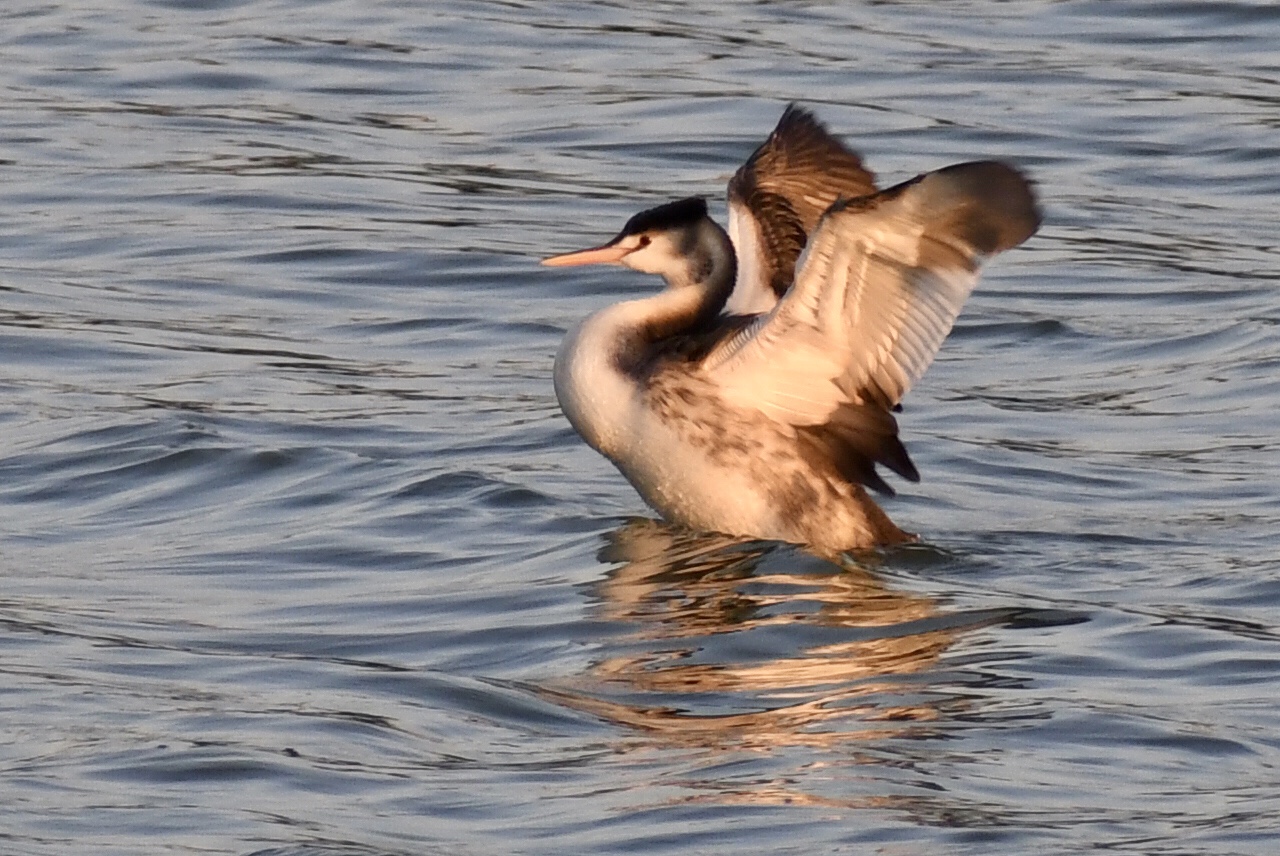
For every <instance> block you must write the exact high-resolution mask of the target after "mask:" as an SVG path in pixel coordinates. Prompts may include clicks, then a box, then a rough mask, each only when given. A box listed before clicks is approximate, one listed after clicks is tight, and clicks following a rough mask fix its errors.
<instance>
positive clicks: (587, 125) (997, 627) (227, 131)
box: [0, 0, 1280, 856]
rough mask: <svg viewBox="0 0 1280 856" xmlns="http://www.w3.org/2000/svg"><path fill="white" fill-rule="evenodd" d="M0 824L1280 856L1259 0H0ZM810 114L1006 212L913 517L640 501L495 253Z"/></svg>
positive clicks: (529, 845)
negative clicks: (787, 540) (759, 512)
mask: <svg viewBox="0 0 1280 856" xmlns="http://www.w3.org/2000/svg"><path fill="white" fill-rule="evenodd" d="M0 24H2V26H0V44H3V56H4V60H5V61H4V62H3V64H0V86H2V87H3V93H4V98H3V100H2V101H0V119H2V121H0V174H2V175H3V182H2V183H0V224H2V225H0V354H2V356H3V358H2V359H0V438H2V439H3V443H2V444H0V533H2V534H0V575H2V577H0V580H2V581H0V633H2V635H0V805H3V806H4V808H3V810H2V811H0V818H2V819H0V852H3V853H5V854H17V855H18V856H22V855H23V854H41V856H44V855H45V854H95V856H100V854H122V856H123V854H130V856H134V855H135V854H179V853H201V854H207V853H226V854H238V855H239V854H244V855H245V856H247V854H258V856H267V855H268V854H270V856H338V854H342V856H348V854H349V855H350V856H371V854H378V856H383V854H387V856H390V855H391V854H395V856H399V854H508V853H519V854H566V853H599V854H620V853H628V854H635V853H643V854H739V853H769V854H827V853H877V854H889V856H906V854H975V856H976V854H983V856H986V854H992V853H1000V854H1027V853H1039V854H1060V853H1061V854H1067V853H1073V854H1074V853H1094V852H1099V851H1102V852H1108V853H1134V854H1271V853H1274V852H1275V851H1276V847H1277V839H1278V838H1280V560H1278V559H1277V548H1280V499H1278V494H1280V408H1277V406H1276V401H1277V399H1278V398H1280V290H1278V288H1277V286H1280V243H1278V241H1277V237H1276V236H1277V228H1278V224H1280V202H1277V199H1278V198H1280V50H1278V49H1277V45H1280V11H1277V9H1276V7H1275V6H1274V5H1272V4H1270V3H1264V2H1259V3H1252V2H1212V3H1210V2H1202V3H1197V2H1181V3H1158V2H1148V3H1141V2H1133V3H1108V2H1101V0H1094V2H1047V0H1042V2H1032V0H1012V2H954V3H947V4H931V3H914V2H902V3H895V2H884V3H875V4H853V3H826V2H759V3H753V4H745V3H737V2H728V0H719V2H708V3H702V4H680V3H653V4H638V3H616V2H588V0H579V2H561V0H547V2H520V0H512V2H449V0H439V2H423V3H417V4H415V3H409V2H378V0H361V2H355V0H332V2H303V0H277V2H265V3H263V2H252V3H251V2H234V0H205V2H199V3H196V2H178V0H172V2H158V0H157V2H126V0H98V2H88V3H58V2H48V3H19V4H10V5H8V6H6V7H5V10H4V11H3V12H0ZM790 100H800V101H802V102H803V103H805V104H806V105H808V106H810V107H812V108H813V109H814V110H815V111H816V112H817V113H818V114H819V115H820V116H821V117H822V118H823V119H824V120H825V121H826V122H827V123H828V124H829V125H830V126H831V127H832V129H833V130H835V131H836V132H837V133H839V134H840V135H841V136H843V137H845V138H846V139H847V140H848V141H849V143H850V144H851V145H852V146H853V147H855V148H856V149H858V150H859V151H861V152H863V153H864V155H865V157H866V159H867V162H868V164H869V166H870V167H871V168H872V169H874V170H875V171H876V173H877V175H878V176H879V178H880V181H881V182H882V184H883V185H888V184H891V183H894V182H896V181H899V180H903V179H905V178H908V177H910V176H912V175H914V174H916V173H917V172H920V171H923V170H926V169H932V168H936V167H939V166H943V165H946V164H949V163H954V162H958V161H964V160H972V159H977V158H988V157H998V158H1003V159H1008V160H1011V161H1013V162H1015V163H1018V164H1020V165H1021V166H1022V167H1023V168H1025V169H1026V170H1027V171H1028V172H1029V173H1030V174H1032V175H1033V176H1034V177H1035V179H1036V181H1037V182H1038V186H1039V192H1040V195H1041V197H1042V199H1043V203H1044V208H1045V212H1046V221H1045V225H1044V227H1043V229H1042V230H1041V232H1040V234H1039V235H1038V236H1037V237H1035V238H1033V239H1032V240H1031V241H1030V242H1028V243H1027V245H1026V246H1025V247H1023V248H1020V249H1017V250H1015V251H1013V252H1010V253H1009V254H1008V255H1006V256H1002V257H1001V258H1000V259H998V260H997V261H996V262H995V263H994V264H993V265H991V266H990V268H989V269H988V273H987V275H986V277H985V278H984V280H983V283H982V284H981V286H980V287H979V290H978V291H977V292H976V293H975V295H974V297H973V298H972V299H971V301H970V303H969V305H968V307H967V308H966V311H965V313H964V314H963V315H962V316H961V319H960V321H959V323H958V325H957V328H956V330H955V332H954V334H953V335H952V337H951V338H950V339H949V341H948V342H947V344H946V345H945V346H944V348H943V350H942V353H941V354H940V356H939V358H938V361H937V362H936V363H935V365H934V366H933V368H932V369H931V371H930V372H929V374H928V375H926V377H925V379H924V380H923V381H922V382H921V383H920V384H919V385H918V386H917V388H916V389H915V390H914V391H913V392H912V393H911V394H910V395H909V396H908V398H907V400H906V412H905V413H904V414H903V416H902V419H901V423H902V427H903V436H904V439H905V441H906V443H907V445H908V447H909V448H910V450H911V454H912V456H913V457H914V459H915V461H916V463H917V464H918V466H919V468H920V471H921V473H922V474H923V481H922V482H921V483H920V484H919V485H910V484H904V483H902V482H898V483H897V486H898V487H899V488H900V493H899V496H898V498H896V499H892V500H888V501H887V502H886V503H885V506H886V509H887V510H888V511H889V513H890V514H891V515H892V516H893V518H894V519H895V521H897V522H898V523H899V524H900V525H902V526H903V527H904V528H907V529H909V530H911V531H915V532H918V533H920V534H921V536H922V542H921V544H920V545H918V546H913V547H911V548H908V549H902V550H897V551H891V552H887V553H884V554H879V555H870V556H863V557H859V558H858V559H857V560H856V561H850V562H849V563H848V564H847V566H844V567H840V566H837V565H834V564H831V563H829V562H826V561H824V560H821V559H819V558H816V557H813V556H811V555H809V554H807V553H805V552H804V551H803V550H801V549H798V548H795V547H790V546H780V545H776V544H768V543H734V542H731V541H727V540H724V539H720V538H716V537H714V536H696V535H692V534H689V533H683V532H680V531H677V530H674V529H671V528H668V527H665V526H662V525H661V524H659V523H657V522H656V521H654V520H653V519H652V515H651V514H650V513H649V512H648V511H646V509H645V507H644V506H643V504H642V503H641V501H640V500H639V499H638V497H637V496H636V494H635V493H634V492H633V491H632V490H631V488H630V487H629V486H628V485H627V483H626V482H625V481H624V480H623V479H622V477H621V476H620V475H618V473H617V472H616V471H615V470H614V469H613V468H612V467H611V466H610V465H609V464H608V463H607V462H605V461H604V460H603V459H601V458H600V457H598V456H597V455H596V454H595V453H593V452H592V451H590V450H589V449H588V448H586V447H585V446H584V445H583V444H582V442H581V441H580V440H578V438H577V437H576V436H575V435H574V433H573V432H572V430H571V429H570V428H569V426H568V424H567V423H566V422H565V420H564V418H563V417H562V416H561V415H560V413H559V410H558V407H557V405H556V401H555V397H554V394H553V392H552V388H551V377H550V374H551V363H552V355H553V354H554V352H555V349H556V347H557V344H558V342H559V339H560V337H561V335H562V334H563V332H564V331H565V330H566V329H567V328H568V326H569V325H570V324H572V323H573V322H574V321H576V320H577V319H578V318H580V317H581V316H583V315H584V314H586V313H587V312H589V311H592V310H594V309H596V308H598V307H601V306H603V305H606V304H608V303H610V302H613V301H617V300H619V299H623V298H624V297H627V296H632V295H638V294H643V293H647V292H649V291H651V290H652V289H653V288H654V283H653V282H651V281H649V280H648V279H646V278H645V277H643V276H640V275H638V274H633V273H630V272H626V271H621V270H615V269H589V268H583V269H577V270H574V271H548V270H545V269H541V268H539V267H537V265H536V260H537V259H538V258H540V257H542V256H544V255H548V254H551V253H553V252H562V251H565V250H569V249H574V248H577V247H582V246H588V245H591V244H593V243H596V242H598V241H600V240H602V239H604V238H607V237H608V236H610V235H612V234H613V233H614V232H615V231H616V229H617V228H618V227H619V226H620V224H621V223H622V222H623V221H624V220H625V219H626V218H627V217H628V216H630V215H631V214H632V213H634V212H635V211H637V210H639V209H641V208H643V207H647V206H649V205H652V204H655V203H657V202H660V201H665V200H667V199H670V198H674V197H678V196H685V195H690V194H694V193H699V194H705V195H707V196H708V197H709V198H711V199H712V200H713V206H712V207H713V210H714V211H715V213H716V215H717V216H718V217H720V218H721V219H723V207H722V203H721V201H720V200H721V198H722V195H723V191H724V185H725V182H726V180H727V178H728V176H729V175H730V174H732V172H733V170H734V169H735V168H736V167H737V166H738V164H740V163H741V162H742V160H743V159H744V158H745V157H746V156H747V154H748V153H749V152H750V151H751V150H752V149H753V148H754V147H755V146H756V145H757V144H758V143H759V142H760V141H761V140H762V139H763V137H764V135H765V134H767V132H768V131H769V129H770V128H771V127H772V126H773V123H774V122H775V121H776V120H777V117H778V115H779V114H780V113H781V111H782V108H783V106H784V105H785V104H786V103H787V102H788V101H790Z"/></svg>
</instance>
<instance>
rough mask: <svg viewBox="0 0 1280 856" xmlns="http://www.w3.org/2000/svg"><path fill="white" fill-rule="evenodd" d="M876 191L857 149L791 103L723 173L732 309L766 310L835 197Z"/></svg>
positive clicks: (787, 282)
mask: <svg viewBox="0 0 1280 856" xmlns="http://www.w3.org/2000/svg"><path fill="white" fill-rule="evenodd" d="M875 192H876V185H875V177H874V176H872V174H871V173H870V172H868V171H867V170H866V168H865V167H863V165H862V159H861V158H860V157H858V155H856V154H854V153H853V152H851V151H849V150H848V149H847V148H845V146H844V144H843V143H841V142H840V141H839V140H837V139H836V138H835V137H833V136H832V135H831V133H830V132H829V131H827V129H826V128H825V127H824V126H823V125H822V123H821V122H819V121H818V120H817V119H816V118H814V116H813V114H812V113H810V112H809V111H807V110H805V109H804V108H802V107H798V106H796V105H795V104H790V105H788V106H787V109H786V110H785V111H784V112H783V114H782V118H781V119H779V120H778V125H777V127H775V128H774V129H773V132H772V133H770V134H769V138H768V139H767V140H765V141H764V143H763V144H762V145H761V146H760V148H758V149H756V150H755V152H754V153H753V154H752V155H751V157H750V158H748V159H747V162H746V163H745V164H743V165H742V167H741V168H740V169H739V170H738V171H737V172H736V173H735V174H734V176H733V178H732V179H731V180H730V181H729V237H730V238H731V239H732V240H733V244H734V247H735V249H736V251H737V254H738V280H737V283H736V285H735V287H734V291H733V294H732V295H731V296H730V298H729V303H728V307H727V310H728V311H729V312H731V313H743V312H767V311H769V310H770V309H772V308H773V305H774V304H775V303H777V301H778V299H779V298H781V297H782V295H783V294H785V293H786V290H787V289H788V288H790V287H791V281H792V279H793V278H794V275H795V264H796V260H797V259H798V258H799V257H800V253H801V251H803V250H804V247H805V243H806V242H807V241H808V238H809V235H810V233H812V232H813V230H814V228H815V227H816V226H817V225H818V221H819V220H820V219H821V218H822V215H823V213H824V212H825V211H826V210H827V209H828V208H830V207H831V205H832V203H834V202H835V201H836V200H837V199H841V198H844V199H853V198H856V197H859V196H865V195H867V194H870V193H875Z"/></svg>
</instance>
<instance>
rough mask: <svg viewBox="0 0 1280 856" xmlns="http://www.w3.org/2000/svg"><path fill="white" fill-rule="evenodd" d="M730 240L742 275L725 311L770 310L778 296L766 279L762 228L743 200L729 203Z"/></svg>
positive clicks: (732, 313)
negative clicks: (761, 236) (743, 203)
mask: <svg viewBox="0 0 1280 856" xmlns="http://www.w3.org/2000/svg"><path fill="white" fill-rule="evenodd" d="M729 240H730V241H732V242H733V249H734V252H735V253H736V254H737V257H738V275H737V279H736V280H735V281H734V284H733V291H732V292H731V293H730V294H729V300H728V301H727V302H726V303H725V306H724V311H725V312H727V313H729V314H730V315H756V314H759V313H762V312H768V311H769V310H770V309H772V308H773V307H774V305H775V304H776V303H777V302H778V298H777V295H775V294H774V293H773V288H771V287H770V285H769V283H768V282H767V281H766V279H765V277H766V274H767V272H768V267H767V266H766V265H765V264H764V258H763V256H762V253H763V252H764V245H763V243H762V242H761V240H760V227H759V225H758V224H757V223H756V220H755V218H754V217H752V216H751V213H750V212H749V211H747V210H746V208H745V207H744V206H743V205H742V203H740V202H735V201H731V202H730V203H729Z"/></svg>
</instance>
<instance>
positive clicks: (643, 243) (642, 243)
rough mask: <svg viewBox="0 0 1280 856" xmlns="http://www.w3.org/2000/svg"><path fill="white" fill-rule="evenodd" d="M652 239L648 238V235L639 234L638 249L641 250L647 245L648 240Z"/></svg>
mask: <svg viewBox="0 0 1280 856" xmlns="http://www.w3.org/2000/svg"><path fill="white" fill-rule="evenodd" d="M652 240H653V239H652V238H650V237H649V236H648V235H641V236H640V249H642V250H643V249H644V248H645V247H647V246H649V242H650V241H652Z"/></svg>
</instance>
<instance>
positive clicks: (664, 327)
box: [635, 219, 737, 344]
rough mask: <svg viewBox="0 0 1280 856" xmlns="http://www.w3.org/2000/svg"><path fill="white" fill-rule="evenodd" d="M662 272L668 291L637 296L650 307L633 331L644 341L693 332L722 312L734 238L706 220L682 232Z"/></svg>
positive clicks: (732, 270)
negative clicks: (673, 255)
mask: <svg viewBox="0 0 1280 856" xmlns="http://www.w3.org/2000/svg"><path fill="white" fill-rule="evenodd" d="M660 273H661V274H662V278H663V279H665V280H666V281H667V288H666V290H665V291H663V292H662V293H661V294H658V295H655V296H654V297H651V298H648V299H647V300H641V301H635V302H636V303H641V304H644V305H645V306H646V308H647V309H648V310H649V315H648V317H647V318H646V319H645V320H644V322H643V323H642V324H641V325H640V326H639V328H638V329H637V331H636V332H637V334H638V335H639V337H640V339H641V340H642V341H643V342H645V343H646V344H652V343H654V342H660V341H662V340H663V339H667V338H669V337H671V336H677V335H679V334H681V333H689V332H694V331H696V330H698V329H700V328H702V327H705V326H706V325H707V324H708V323H710V322H711V320H712V319H714V318H715V317H716V316H717V315H718V314H719V313H720V310H721V309H723V308H724V304H725V302H726V301H727V300H728V299H729V294H730V293H731V292H732V291H733V281H734V279H735V277H736V276H737V258H736V256H735V255H734V252H733V242H732V241H730V240H729V236H728V235H727V234H725V231H724V229H721V228H720V226H719V224H717V223H716V222H715V221H714V220H711V219H704V220H702V221H701V222H699V223H698V224H697V226H696V227H695V228H694V229H691V230H690V231H689V232H688V233H687V234H686V235H685V236H683V239H682V246H681V247H680V253H679V255H678V257H677V258H676V259H675V260H673V263H672V264H670V265H667V266H665V267H664V268H663V269H662V270H661V271H660Z"/></svg>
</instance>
